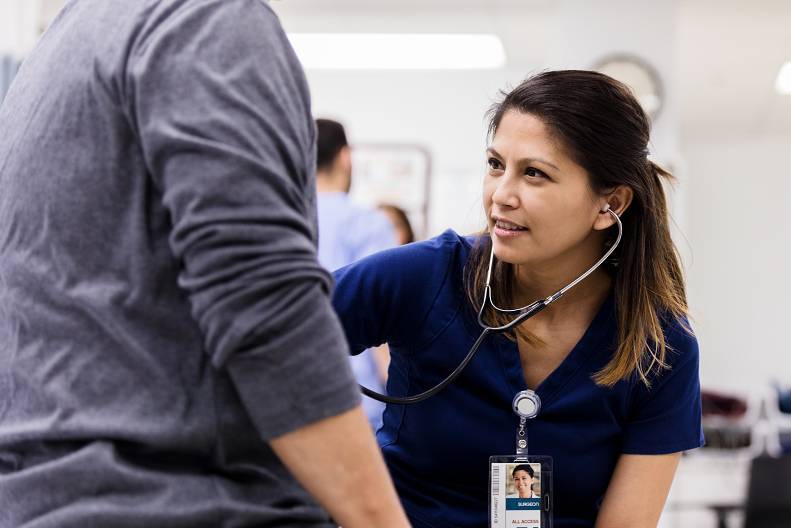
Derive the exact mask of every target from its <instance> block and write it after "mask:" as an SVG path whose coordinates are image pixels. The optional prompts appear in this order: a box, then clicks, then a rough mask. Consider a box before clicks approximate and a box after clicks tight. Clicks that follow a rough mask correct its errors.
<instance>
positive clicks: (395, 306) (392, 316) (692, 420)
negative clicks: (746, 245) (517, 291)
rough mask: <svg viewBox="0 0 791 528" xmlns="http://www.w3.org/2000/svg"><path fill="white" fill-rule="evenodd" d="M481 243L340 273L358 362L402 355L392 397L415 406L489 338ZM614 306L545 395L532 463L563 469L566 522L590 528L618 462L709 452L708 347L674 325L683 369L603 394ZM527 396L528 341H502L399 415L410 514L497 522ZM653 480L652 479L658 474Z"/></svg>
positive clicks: (388, 432) (610, 303) (430, 248)
mask: <svg viewBox="0 0 791 528" xmlns="http://www.w3.org/2000/svg"><path fill="white" fill-rule="evenodd" d="M474 243H475V239H474V238H465V237H461V236H459V235H457V234H456V233H454V232H452V231H446V232H445V233H443V234H442V235H441V236H439V237H437V238H434V239H432V240H429V241H425V242H420V243H417V244H410V245H407V246H402V247H399V248H395V249H391V250H388V251H385V252H382V253H379V254H376V255H373V256H371V257H368V258H365V259H363V260H361V261H359V262H357V263H355V264H352V265H350V266H348V267H345V268H342V269H341V270H339V271H337V272H336V273H335V278H336V289H335V292H334V297H333V304H334V305H335V308H336V310H337V311H338V313H339V315H340V317H341V322H342V324H343V326H344V329H345V331H346V336H347V339H348V340H349V344H350V346H351V348H352V352H353V353H354V352H357V351H360V350H362V349H364V348H366V347H370V346H374V345H378V344H379V343H382V342H388V343H389V344H390V351H391V364H390V371H389V379H388V383H387V392H388V394H390V395H393V396H406V395H413V394H417V393H420V392H423V391H425V390H427V389H429V388H430V387H432V386H434V385H435V384H437V383H438V382H440V381H441V380H442V379H444V378H445V377H446V376H447V375H448V374H449V373H450V372H451V371H452V370H453V369H454V368H455V367H456V366H457V365H458V364H459V363H460V362H461V360H462V359H463V358H464V356H465V355H466V354H467V352H468V350H469V349H470V347H471V346H472V344H473V342H474V341H475V340H476V338H477V337H478V336H479V335H480V332H481V328H480V327H479V325H478V323H477V320H476V314H475V313H474V311H473V309H472V308H471V307H470V304H469V301H468V300H467V298H466V296H465V293H464V288H463V269H464V265H465V263H466V261H467V258H468V255H469V254H470V250H471V248H472V244H474ZM616 326H617V324H616V318H615V305H614V300H613V296H612V295H610V297H609V298H608V299H607V300H606V301H605V302H604V304H603V305H602V307H601V308H600V310H599V312H598V314H597V315H596V316H595V318H594V320H593V322H592V323H591V324H590V327H589V328H588V329H587V331H586V332H585V334H584V335H583V337H582V338H581V339H580V341H579V342H578V343H577V345H576V346H575V347H574V348H573V350H572V351H571V352H570V353H569V355H568V357H566V359H565V360H564V361H563V362H562V363H561V364H560V366H558V368H557V369H556V370H555V371H553V372H552V373H551V374H550V375H549V376H548V377H547V378H546V379H545V380H544V381H543V382H542V383H541V384H540V385H539V386H538V387H537V389H536V392H537V393H538V395H539V397H540V398H541V404H542V406H541V412H540V414H539V415H538V416H537V417H536V418H535V419H532V420H528V422H527V435H528V443H529V453H530V454H532V455H549V456H552V457H553V464H554V474H553V487H554V490H553V491H554V499H553V504H554V521H555V526H556V527H558V528H566V527H583V526H584V527H590V526H593V525H594V523H595V520H596V516H597V513H598V509H599V507H600V505H601V502H602V499H603V497H604V494H605V492H606V490H607V486H608V483H609V480H610V478H611V476H612V474H613V470H614V468H615V464H616V462H617V461H618V457H619V456H620V455H621V454H623V453H629V454H660V453H673V452H678V451H684V450H688V449H693V448H696V447H699V446H701V445H702V443H703V435H702V428H701V419H700V417H701V408H700V383H699V378H698V363H699V358H698V346H697V341H696V339H695V338H694V337H693V336H691V335H689V334H688V333H686V332H685V331H684V330H683V329H682V328H681V325H680V324H679V323H678V322H676V323H672V324H668V325H666V326H665V328H664V330H665V334H666V338H667V343H668V345H669V346H670V347H672V349H673V352H670V353H669V355H668V361H667V362H668V363H669V364H670V366H671V370H669V371H666V372H664V373H663V374H662V375H661V376H659V377H657V378H655V379H653V380H652V382H653V383H652V386H651V389H650V390H649V389H647V388H646V386H645V385H644V384H643V383H642V382H641V381H639V380H637V379H634V380H629V381H621V382H619V383H618V384H616V385H615V386H614V387H612V388H609V389H608V388H603V387H599V386H597V385H596V384H595V383H594V382H593V380H592V379H591V376H592V375H593V374H594V373H596V372H597V371H599V370H600V369H601V368H602V367H604V366H605V365H606V363H607V362H608V361H609V359H610V358H611V357H612V354H613V353H614V350H615V346H614V345H615V343H616V330H617V328H616ZM525 389H527V386H526V384H525V380H524V376H523V372H522V366H521V363H520V359H519V352H518V348H517V345H516V343H514V342H512V341H509V340H508V339H507V338H506V337H504V336H502V335H495V336H489V337H487V338H486V340H485V341H484V342H483V344H482V346H481V348H480V350H479V351H478V353H477V355H476V356H475V358H474V359H473V360H472V362H471V363H470V364H469V365H468V366H467V368H466V370H465V371H464V372H463V373H462V374H461V375H460V376H459V378H457V380H456V381H455V382H454V383H452V384H451V385H450V386H448V387H447V388H446V389H445V390H444V391H442V392H441V393H439V394H438V395H436V396H434V397H432V398H430V399H428V400H426V401H424V402H421V403H418V404H413V405H389V404H388V405H387V408H386V410H385V413H384V425H383V427H382V428H381V429H380V430H379V432H378V434H377V438H378V440H379V443H380V445H381V447H382V450H383V454H384V456H385V460H386V462H387V464H388V467H389V469H390V472H391V474H392V476H393V479H394V482H395V485H396V488H397V490H398V492H399V495H400V497H401V500H402V503H403V505H404V508H405V509H406V511H407V514H408V515H409V517H410V520H411V521H412V523H413V526H415V527H417V528H420V527H434V528H437V527H448V528H450V527H453V528H464V527H481V526H486V525H487V519H488V505H487V500H488V493H489V488H488V464H489V457H490V456H493V455H513V454H514V453H515V452H516V446H515V437H516V431H517V428H518V425H519V418H518V417H517V416H516V415H515V414H514V412H513V411H512V409H511V403H512V400H513V397H514V396H515V395H516V393H518V392H519V391H522V390H525ZM647 478H649V477H648V476H647Z"/></svg>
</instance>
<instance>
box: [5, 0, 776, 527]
mask: <svg viewBox="0 0 791 528" xmlns="http://www.w3.org/2000/svg"><path fill="white" fill-rule="evenodd" d="M62 4H63V1H62V0H0V99H1V98H2V96H3V94H4V93H5V88H6V87H7V83H8V82H9V81H10V79H11V77H13V73H14V72H15V69H16V67H17V65H18V63H19V61H21V60H23V59H24V57H25V54H26V53H27V52H28V51H29V50H30V49H31V47H32V46H33V45H34V44H35V41H36V39H37V38H38V36H39V34H40V31H41V30H42V29H43V28H44V27H46V25H47V23H48V21H49V20H51V18H52V16H54V15H55V14H56V13H57V11H58V10H59V9H60V7H61V6H62ZM272 6H273V8H274V9H275V11H276V12H277V13H278V14H279V15H280V17H281V19H282V22H283V25H284V26H285V28H286V30H287V31H288V32H289V33H387V34H392V33H432V34H443V33H451V34H491V35H495V36H496V37H498V38H499V39H500V41H501V42H502V45H503V49H504V52H505V61H504V64H503V65H501V66H498V67H494V68H491V69H445V68H444V67H443V65H441V64H440V65H437V66H436V67H432V68H431V69H421V70H416V69H395V70H387V69H379V68H361V69H348V68H347V69H326V68H323V67H322V65H321V64H320V63H316V64H314V65H312V66H310V67H309V68H308V70H307V77H308V81H309V84H310V87H311V91H312V97H313V108H314V114H315V115H316V116H323V117H332V118H336V119H338V120H340V121H342V122H343V123H344V124H345V125H346V127H347V132H348V135H349V139H350V141H351V143H352V144H355V143H358V144H413V145H419V146H421V147H422V148H424V149H425V150H426V151H427V152H428V153H429V154H430V156H431V185H430V192H429V203H428V206H429V207H428V211H429V214H428V218H427V221H426V231H425V233H424V235H426V236H434V235H436V234H438V233H440V232H441V231H443V230H444V229H446V228H448V227H452V228H454V229H456V230H457V231H459V232H463V233H467V232H471V231H474V230H477V229H479V228H480V227H481V226H482V225H483V221H484V219H483V215H482V212H481V200H480V186H481V178H482V176H483V171H484V158H483V149H484V144H485V134H484V132H485V121H484V113H485V111H486V109H487V108H488V106H489V105H490V103H491V102H492V101H494V100H495V99H496V97H497V91H498V90H499V89H501V88H505V87H507V86H509V85H515V84H516V83H518V82H519V80H520V79H522V78H523V77H524V76H526V75H527V74H528V73H530V72H535V71H539V70H541V69H546V68H592V67H593V66H594V65H595V64H597V63H598V62H600V61H601V60H602V59H604V58H606V57H608V56H612V55H614V54H629V55H633V56H636V57H639V58H641V59H642V60H643V61H645V62H646V63H647V64H649V65H650V66H651V67H652V68H653V69H655V70H656V72H657V73H658V75H659V78H660V81H661V86H662V89H663V106H662V109H661V111H660V113H659V114H658V116H657V117H656V119H655V121H654V125H653V134H652V144H651V155H652V157H653V158H654V159H655V160H657V161H659V162H660V163H663V164H665V165H667V166H670V167H671V168H672V170H673V171H674V173H675V174H676V175H677V177H678V182H677V184H676V186H675V188H674V189H673V190H672V193H671V202H672V214H673V217H674V219H675V222H676V224H677V227H676V229H675V233H674V236H675V239H676V242H677V245H678V246H679V249H680V251H681V253H682V258H683V262H684V265H685V269H686V273H687V279H688V284H689V301H690V306H691V310H692V314H693V317H694V326H695V329H696V331H697V334H698V339H699V341H700V346H701V381H702V385H703V388H704V390H708V391H713V392H714V393H722V394H723V395H725V396H735V397H736V398H738V399H742V400H743V401H744V402H745V403H746V404H747V410H746V412H741V411H743V410H744V409H741V410H740V408H739V404H738V401H737V402H736V403H734V402H729V401H727V400H726V401H725V403H726V405H725V407H726V411H727V412H724V413H722V414H723V416H712V417H709V418H708V419H707V434H708V437H709V440H710V441H714V443H715V445H714V446H712V447H707V448H703V449H701V450H698V451H696V452H693V453H691V454H689V455H687V456H685V457H684V458H683V459H682V462H681V465H680V467H679V472H678V474H677V476H676V480H675V483H674V485H673V489H672V490H671V494H670V497H669V499H668V504H667V507H666V509H665V512H664V514H663V517H662V520H661V524H660V525H661V526H663V527H708V526H717V525H718V524H717V522H718V519H719V522H724V523H725V524H720V526H740V525H741V515H742V513H741V510H740V508H739V505H740V504H743V502H744V500H745V497H746V494H747V487H748V475H749V467H750V460H751V459H752V457H753V456H754V455H756V454H759V453H760V452H762V451H769V452H770V453H772V454H777V453H778V452H779V451H780V450H782V449H783V443H785V445H786V449H791V414H784V413H782V412H780V411H779V410H778V402H777V398H776V395H777V392H776V391H775V389H774V388H773V384H774V383H776V384H779V385H780V386H781V388H782V387H785V388H786V389H788V388H791V345H789V337H788V336H787V335H786V332H787V331H788V329H789V327H791V321H790V319H791V317H790V316H791V309H789V307H788V303H789V298H791V278H789V273H788V272H789V268H791V265H790V264H791V94H783V93H781V92H782V90H781V87H779V86H776V80H777V78H778V75H779V72H780V70H781V67H782V66H783V64H785V63H786V62H789V61H791V1H789V0H756V1H753V2H746V1H735V0H719V1H714V0H652V1H641V2H634V1H626V0H610V1H604V0H600V1H595V0H591V1H583V0H488V1H487V0H378V1H376V0H368V1H366V0H332V1H331V0H274V1H273V2H272ZM385 63H386V57H383V58H382V65H384V64H385ZM789 68H791V66H789ZM789 75H791V73H790V74H789ZM788 90H789V91H791V87H789V88H788ZM0 192H2V191H0ZM728 405H730V407H728ZM734 406H735V407H734ZM734 409H735V410H734ZM786 410H790V409H786ZM729 413H730V414H731V415H732V417H730V418H729V417H727V416H725V415H727V414H729ZM777 485H778V486H791V476H789V479H787V480H785V481H784V482H778V483H777ZM789 526H791V519H790V520H789Z"/></svg>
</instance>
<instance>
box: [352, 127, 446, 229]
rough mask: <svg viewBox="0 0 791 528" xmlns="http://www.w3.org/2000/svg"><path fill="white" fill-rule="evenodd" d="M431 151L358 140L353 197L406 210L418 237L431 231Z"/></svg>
mask: <svg viewBox="0 0 791 528" xmlns="http://www.w3.org/2000/svg"><path fill="white" fill-rule="evenodd" d="M430 190H431V154H430V153H429V151H428V149H426V148H425V147H423V146H420V145H412V144H395V143H393V144H390V143H357V144H355V145H353V148H352V188H351V192H350V194H351V198H352V200H354V201H355V202H357V203H360V204H363V205H366V206H368V207H371V208H377V207H379V206H380V205H395V206H397V207H400V208H401V209H403V210H404V212H405V213H406V215H407V217H408V218H409V222H410V224H411V225H412V229H413V231H414V232H415V237H416V239H418V240H420V239H423V238H425V237H426V236H427V234H428V211H429V193H430Z"/></svg>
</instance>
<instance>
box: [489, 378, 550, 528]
mask: <svg viewBox="0 0 791 528" xmlns="http://www.w3.org/2000/svg"><path fill="white" fill-rule="evenodd" d="M512 409H513V411H514V413H515V414H516V415H517V416H518V417H519V423H518V426H517V429H516V449H515V451H516V454H515V455H499V456H492V457H489V487H490V495H489V526H490V527H491V528H505V527H509V528H514V527H516V528H552V457H550V456H542V455H531V454H529V453H528V430H529V428H528V420H532V419H533V418H535V417H536V416H538V414H539V412H541V398H539V397H538V394H536V393H535V392H533V391H531V390H524V391H522V392H519V393H518V394H517V395H516V396H514V401H513V403H512Z"/></svg>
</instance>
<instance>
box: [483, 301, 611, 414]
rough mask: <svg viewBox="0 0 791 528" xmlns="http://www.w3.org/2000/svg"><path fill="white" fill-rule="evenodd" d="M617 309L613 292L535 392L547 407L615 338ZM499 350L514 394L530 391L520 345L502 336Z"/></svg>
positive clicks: (499, 340)
mask: <svg viewBox="0 0 791 528" xmlns="http://www.w3.org/2000/svg"><path fill="white" fill-rule="evenodd" d="M613 308H614V299H613V293H612V291H611V292H610V293H609V294H608V295H607V298H606V299H605V300H604V302H603V303H602V305H601V307H600V308H599V311H598V312H597V313H596V316H595V317H594V318H593V321H591V323H590V325H588V328H587V329H586V330H585V333H584V334H583V335H582V337H581V338H580V340H579V341H577V343H576V344H575V345H574V347H573V348H572V349H571V352H569V353H568V355H567V356H566V357H565V358H564V359H563V361H562V362H561V363H560V365H558V366H557V367H556V368H555V370H553V371H552V372H550V373H549V375H548V376H547V377H546V378H544V380H543V381H542V382H541V383H539V385H538V387H537V388H536V389H534V390H535V392H536V393H537V394H538V396H539V397H540V398H541V403H542V405H543V406H544V407H546V406H547V405H549V404H551V403H552V400H553V399H555V397H556V396H557V394H558V393H559V392H560V390H561V389H562V388H563V387H564V386H565V385H566V383H568V382H569V381H571V380H572V379H573V378H574V376H575V374H576V373H577V372H578V371H579V370H580V368H582V367H583V366H584V365H585V364H586V363H588V362H589V361H591V360H592V359H593V358H594V357H595V356H596V355H597V354H598V353H599V352H600V349H601V346H602V343H601V341H602V340H603V339H604V338H606V337H607V336H608V335H612V334H611V333H610V332H609V331H608V330H610V329H611V325H612V324H614V315H615V314H614V309H613ZM497 349H498V352H499V356H500V361H501V363H502V365H503V370H504V372H505V377H506V380H507V381H508V384H509V385H510V386H511V389H512V390H513V391H514V394H516V393H517V392H519V391H523V390H526V389H527V388H528V387H527V382H525V377H524V373H523V370H522V362H521V360H520V357H519V346H518V345H517V343H515V342H514V341H511V340H509V339H507V338H505V337H504V336H498V339H497Z"/></svg>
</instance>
